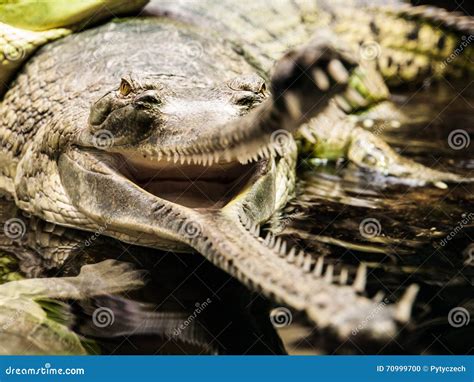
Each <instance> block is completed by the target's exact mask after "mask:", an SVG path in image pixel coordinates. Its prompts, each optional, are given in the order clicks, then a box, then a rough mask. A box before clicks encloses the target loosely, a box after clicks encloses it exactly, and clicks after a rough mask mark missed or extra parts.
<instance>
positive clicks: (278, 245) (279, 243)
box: [273, 237, 281, 252]
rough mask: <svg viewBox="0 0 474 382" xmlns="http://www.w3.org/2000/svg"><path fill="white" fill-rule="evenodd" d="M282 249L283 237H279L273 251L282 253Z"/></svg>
mask: <svg viewBox="0 0 474 382" xmlns="http://www.w3.org/2000/svg"><path fill="white" fill-rule="evenodd" d="M280 247H281V237H278V238H277V239H276V240H275V245H274V247H273V249H274V250H275V252H279V251H280Z"/></svg>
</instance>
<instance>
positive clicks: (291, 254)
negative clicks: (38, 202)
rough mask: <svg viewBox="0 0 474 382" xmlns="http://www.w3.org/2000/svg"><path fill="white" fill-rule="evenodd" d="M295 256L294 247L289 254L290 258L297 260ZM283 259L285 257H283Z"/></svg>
mask: <svg viewBox="0 0 474 382" xmlns="http://www.w3.org/2000/svg"><path fill="white" fill-rule="evenodd" d="M295 254H296V249H295V248H294V247H293V248H291V249H290V252H289V253H288V258H290V257H291V258H292V259H294V258H295ZM282 257H283V256H282Z"/></svg>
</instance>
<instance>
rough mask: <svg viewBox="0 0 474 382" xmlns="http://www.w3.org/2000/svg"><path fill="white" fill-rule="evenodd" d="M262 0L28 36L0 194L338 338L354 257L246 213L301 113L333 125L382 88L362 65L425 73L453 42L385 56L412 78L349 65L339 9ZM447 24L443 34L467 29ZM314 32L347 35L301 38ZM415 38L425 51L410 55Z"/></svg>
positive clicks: (268, 210) (356, 289) (383, 327)
mask: <svg viewBox="0 0 474 382" xmlns="http://www.w3.org/2000/svg"><path fill="white" fill-rule="evenodd" d="M277 4H278V6H277V5H275V6H271V7H269V6H268V4H266V3H263V2H248V3H245V4H243V3H240V5H235V4H232V5H231V3H230V2H219V3H217V2H210V3H209V4H207V3H204V2H192V3H189V2H183V4H181V3H176V4H175V5H163V6H162V5H159V4H158V5H155V4H153V6H154V7H158V11H159V12H161V13H162V14H163V15H167V17H164V18H151V19H140V18H137V19H133V20H132V19H130V20H119V21H117V22H113V23H109V24H107V25H104V26H101V27H98V28H95V29H92V30H89V31H85V32H82V33H79V34H75V35H71V36H68V37H66V38H64V39H63V40H60V41H57V42H54V43H51V44H49V45H47V46H46V47H43V48H42V49H41V50H40V51H38V52H37V53H36V55H35V57H33V58H32V59H31V60H30V61H29V62H28V64H27V65H26V66H25V67H24V69H23V70H22V72H21V73H20V74H19V75H18V77H17V78H16V80H15V82H14V83H13V84H12V86H11V89H10V90H9V91H8V92H7V93H6V95H5V97H4V100H3V102H2V104H1V105H0V114H1V115H2V116H4V118H2V122H1V123H0V140H1V151H0V163H1V164H0V188H2V189H3V190H4V191H6V192H7V193H9V194H11V195H12V196H13V197H14V199H15V202H16V204H17V206H18V207H19V208H21V209H22V210H24V211H27V212H28V213H31V214H33V215H35V216H38V217H40V218H41V219H44V220H46V221H48V222H50V223H53V224H57V225H61V226H67V227H73V228H78V229H82V230H87V231H93V232H101V233H103V234H105V235H109V236H112V237H115V238H117V239H119V240H123V241H126V242H130V243H134V244H139V245H143V246H150V247H156V248H164V249H171V250H175V251H184V252H185V251H189V250H191V249H194V250H196V251H198V252H199V253H201V254H202V255H203V256H205V257H206V258H207V259H208V260H210V261H211V262H213V263H214V264H215V265H217V266H219V267H220V268H222V269H224V270H226V271H227V272H228V273H230V274H231V275H232V276H234V277H236V278H237V279H239V280H240V281H242V282H243V283H244V284H246V285H247V286H249V287H250V288H252V289H254V290H256V291H259V292H261V293H263V294H264V295H266V296H267V297H269V298H271V299H274V300H275V301H279V302H281V303H284V304H286V305H289V306H291V307H293V308H294V309H297V310H300V311H303V312H305V313H306V314H307V316H308V317H309V318H310V319H311V320H313V321H314V322H315V323H316V324H317V325H318V326H319V327H320V328H322V329H324V328H328V329H330V330H332V331H334V332H336V334H337V336H338V337H340V338H346V337H347V336H348V335H349V334H350V333H351V331H352V329H353V328H354V327H356V326H357V325H358V324H359V323H360V322H362V321H363V320H364V319H365V318H366V317H367V316H369V315H370V314H371V312H373V311H376V310H377V307H378V304H379V303H380V302H379V301H378V300H377V299H375V300H372V299H370V298H367V297H365V296H364V295H362V294H360V292H362V291H363V289H364V285H365V267H364V266H361V267H360V268H359V271H358V273H357V275H348V274H347V273H346V272H344V271H343V272H341V274H340V275H337V276H334V275H333V269H332V267H330V266H328V267H324V264H323V260H322V258H317V257H315V256H313V255H311V254H307V253H304V252H303V251H298V250H296V249H295V248H289V247H287V245H286V243H282V242H281V240H279V239H278V238H275V237H274V236H272V235H271V234H268V235H267V236H266V237H265V238H264V237H261V235H260V227H259V225H260V224H261V223H262V222H265V221H267V220H268V219H269V218H270V217H271V216H272V214H273V213H274V212H275V211H277V210H278V209H279V208H281V207H282V206H283V205H284V204H285V203H286V202H287V200H288V198H289V197H291V195H292V193H293V187H294V180H295V176H296V175H295V165H296V157H297V149H296V147H297V146H296V143H295V140H294V138H293V136H292V133H294V132H295V131H296V130H297V129H298V128H299V127H301V126H306V129H307V130H308V129H309V131H310V132H311V133H312V134H317V130H315V129H316V127H315V126H314V125H312V120H311V118H312V117H313V116H316V115H318V113H319V115H327V116H328V118H330V121H331V118H332V114H333V111H332V110H334V108H335V107H336V106H335V105H337V109H338V110H339V109H340V108H342V109H343V110H344V111H345V113H348V112H351V111H353V110H356V109H360V108H366V107H368V106H369V105H370V104H371V103H373V102H375V101H377V100H380V99H383V98H384V97H386V95H387V91H386V88H385V86H384V85H383V82H382V81H381V80H380V77H378V75H377V74H376V72H375V68H378V69H380V70H381V71H382V73H385V74H386V77H387V78H389V79H390V78H392V79H394V78H399V76H402V77H405V78H406V79H409V80H413V81H415V80H419V79H422V78H423V77H424V76H426V73H438V72H439V70H438V69H437V67H436V63H437V62H442V60H443V58H444V57H445V56H446V55H448V54H450V52H451V51H448V49H446V52H444V50H443V49H442V48H439V47H438V45H440V44H439V43H437V41H435V39H433V42H432V44H431V45H430V46H428V47H425V46H415V47H414V48H413V49H412V53H410V52H406V54H403V55H402V57H399V59H400V60H404V59H408V60H410V59H413V60H414V61H415V62H416V63H417V65H418V69H417V70H416V71H415V72H413V71H412V70H411V69H409V70H408V72H407V71H406V70H405V69H406V68H404V67H403V65H401V64H400V65H398V66H397V67H398V68H399V69H398V70H397V71H395V72H393V70H392V69H390V67H391V65H388V64H387V63H386V57H385V58H384V54H385V53H384V54H381V57H380V58H379V59H378V61H377V62H376V63H375V65H374V63H372V64H367V65H365V64H361V65H360V66H357V57H356V58H354V55H353V54H352V53H350V52H351V51H354V48H353V46H354V44H358V43H357V42H356V41H355V40H354V39H353V38H352V37H350V36H353V33H350V31H348V32H344V28H345V27H344V26H345V25H347V24H348V23H349V20H348V18H347V17H348V16H347V15H345V14H344V12H342V11H341V12H339V13H340V17H337V16H338V15H337V16H336V17H334V10H335V9H337V8H333V7H329V6H328V5H326V4H324V3H323V4H322V5H317V3H313V2H308V1H302V2H298V1H295V2H288V3H285V2H278V3H277ZM154 11H155V12H156V9H155V10H154ZM269 12H271V16H270V15H269ZM354 12H356V10H355V9H354ZM372 12H374V13H370V12H369V13H364V12H362V11H361V14H360V18H361V20H364V22H368V28H369V30H370V29H374V30H375V31H378V32H377V33H376V32H374V31H372V32H371V33H373V34H374V33H375V34H376V35H377V38H378V39H379V40H380V41H381V43H382V41H385V39H386V38H385V37H386V36H385V37H384V34H383V30H384V28H382V24H383V23H385V22H386V20H387V19H389V20H392V21H393V22H400V23H401V24H400V25H403V26H404V27H405V28H406V30H407V33H408V32H409V30H408V28H409V27H410V28H415V27H416V22H417V21H416V20H415V21H410V20H406V19H405V18H404V16H403V15H404V14H403V12H399V13H395V14H393V15H391V14H390V12H391V11H386V12H385V11H384V12H385V13H383V14H384V15H385V16H380V15H381V13H377V12H375V11H372ZM379 12H382V11H381V10H380V11H379ZM356 14H357V15H359V11H357V12H356ZM367 14H372V15H373V18H372V19H370V18H369V20H368V21H367V17H366V16H367ZM222 15H226V17H224V18H222ZM363 15H364V16H363ZM422 16H423V17H425V18H427V19H428V20H430V18H429V15H421V16H420V15H418V16H416V17H419V18H420V19H422ZM410 17H415V16H414V15H410ZM416 17H415V18H416ZM269 20H272V22H269ZM273 21H274V22H273ZM442 21H443V20H442ZM454 21H455V22H454V23H451V24H453V25H449V28H451V30H452V32H449V33H450V34H449V36H451V37H449V38H452V39H456V38H459V36H460V35H461V34H462V33H463V32H464V31H465V30H470V29H469V28H471V24H469V25H466V24H465V23H464V24H463V21H464V20H463V19H462V18H460V17H459V18H456V19H455V20H454ZM350 22H353V21H350ZM372 24H374V25H375V28H373V27H372ZM446 24H447V25H448V24H449V23H446ZM364 25H365V24H364ZM426 25H429V24H426ZM328 27H330V28H331V29H333V30H341V31H342V32H341V33H342V34H343V35H344V33H346V35H347V36H349V37H347V38H345V39H344V40H340V39H338V38H334V37H332V36H327V34H326V33H321V34H319V35H318V36H317V37H316V38H314V37H313V34H314V32H315V30H316V29H318V28H319V29H324V28H328ZM449 28H448V29H449ZM367 33H370V32H369V31H367ZM386 33H388V32H386ZM372 36H373V35H372ZM402 37H403V36H402ZM402 37H400V38H401V41H404V40H403V38H402ZM363 38H364V39H365V38H366V37H365V36H363ZM448 40H449V39H448ZM308 41H310V42H309V43H308ZM417 41H418V40H415V42H414V43H415V44H416V42H417ZM449 41H451V40H449ZM421 42H422V43H423V44H424V43H425V42H424V41H423V40H422V41H421ZM387 44H388V43H387ZM392 44H393V46H391V45H389V44H388V45H387V52H390V49H396V48H397V41H395V42H394V41H392ZM301 45H304V46H303V47H302V48H298V49H296V48H297V47H299V46H301ZM334 46H337V48H335V47H334ZM346 46H347V48H345V47H346ZM436 47H438V50H434V49H435V48H436ZM289 49H290V53H286V54H285V55H284V53H285V52H287V51H288V50H289ZM423 49H428V52H433V51H434V52H435V54H433V55H431V56H432V57H430V59H426V56H427V55H426V54H425V53H426V52H424V51H423ZM450 49H451V48H450ZM415 52H416V53H415ZM282 56H283V58H281V59H280V57H282ZM407 56H409V57H411V58H407ZM433 57H435V58H436V59H433ZM384 60H385V61H384ZM462 60H463V59H461V62H463V61H462ZM276 62H277V65H276V66H275V63H276ZM459 65H460V69H459V68H458V67H457V66H456V67H455V68H456V70H457V69H459V70H464V69H463V65H464V64H462V63H460V64H459ZM408 67H409V68H412V67H413V65H408ZM389 69H390V70H392V72H390V71H389ZM453 70H454V69H453ZM456 70H454V71H456ZM390 73H392V74H390ZM351 74H352V75H351ZM350 75H351V76H350ZM393 81H394V82H395V80H393ZM348 82H349V84H352V86H350V87H349V88H347V86H346V85H347V83H348ZM265 83H267V85H265ZM119 84H120V85H119ZM354 84H355V85H354ZM268 88H269V89H268ZM336 95H337V96H338V98H336V99H335V101H334V99H333V97H334V96H336ZM321 113H325V114H321ZM336 114H338V115H340V114H339V111H338V112H337V113H336ZM337 118H339V117H337ZM341 118H343V117H341ZM332 120H333V121H334V119H332ZM343 135H344V134H341V136H343ZM346 135H347V134H346ZM351 139H352V140H354V138H351ZM342 146H347V145H342ZM390 155H392V154H390ZM393 155H395V154H393ZM407 167H408V173H409V172H410V168H411V167H410V165H408V166H407ZM417 174H418V175H420V176H421V175H423V174H425V172H424V171H418V172H417ZM432 178H434V180H439V179H438V178H440V179H445V180H456V179H457V178H456V177H454V178H452V179H451V178H450V174H448V175H446V174H442V173H438V172H433V173H429V174H428V176H427V179H432ZM446 178H447V179H446ZM424 180H426V179H424ZM45 250H47V248H45ZM351 279H353V284H352V285H347V282H348V280H351ZM415 294H416V287H412V288H409V289H408V291H407V294H406V295H405V297H403V298H402V301H400V303H399V304H398V305H396V306H395V305H390V306H387V307H385V309H384V310H383V311H382V312H381V313H380V314H379V315H377V316H376V317H375V318H374V319H373V320H371V321H370V322H369V323H368V324H367V326H366V327H365V328H364V333H366V335H367V337H371V338H375V339H386V338H390V337H391V336H392V335H394V333H395V332H396V330H397V325H398V323H401V322H406V320H407V319H408V318H409V315H410V307H411V302H412V301H413V299H414V295H415ZM361 337H362V338H364V336H361Z"/></svg>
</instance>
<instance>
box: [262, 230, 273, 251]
mask: <svg viewBox="0 0 474 382" xmlns="http://www.w3.org/2000/svg"><path fill="white" fill-rule="evenodd" d="M271 240H272V234H271V233H270V232H267V236H265V241H264V243H265V245H266V246H267V247H269V246H270V242H271Z"/></svg>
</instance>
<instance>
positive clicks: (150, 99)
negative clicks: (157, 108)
mask: <svg viewBox="0 0 474 382" xmlns="http://www.w3.org/2000/svg"><path fill="white" fill-rule="evenodd" d="M133 102H134V103H135V104H138V105H149V106H152V105H158V104H160V103H161V100H160V98H159V97H158V94H156V92H155V91H153V90H147V91H145V92H143V93H141V94H139V95H137V96H136V97H135V99H134V101H133Z"/></svg>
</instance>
